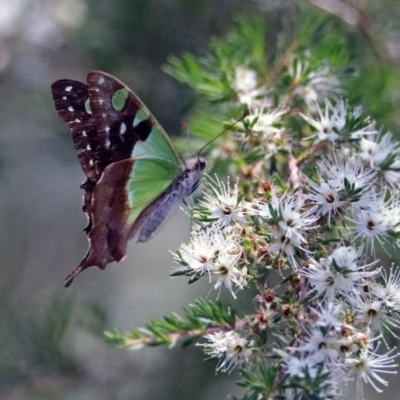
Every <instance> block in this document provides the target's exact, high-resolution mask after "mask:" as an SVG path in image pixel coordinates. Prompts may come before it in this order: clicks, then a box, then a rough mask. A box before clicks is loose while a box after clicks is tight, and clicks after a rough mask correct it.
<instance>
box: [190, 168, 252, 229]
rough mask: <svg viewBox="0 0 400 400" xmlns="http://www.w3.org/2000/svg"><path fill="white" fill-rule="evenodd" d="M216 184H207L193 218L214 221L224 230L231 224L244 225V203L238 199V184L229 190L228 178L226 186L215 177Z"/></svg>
mask: <svg viewBox="0 0 400 400" xmlns="http://www.w3.org/2000/svg"><path fill="white" fill-rule="evenodd" d="M215 179H216V182H211V181H209V182H208V187H207V189H208V190H206V192H205V195H204V199H203V200H201V201H200V202H199V206H197V207H195V208H194V210H193V218H194V219H197V220H206V221H216V222H217V223H218V224H219V226H221V227H222V228H225V227H227V226H229V225H231V224H232V223H234V224H238V225H240V226H242V225H244V224H245V222H246V219H245V217H244V214H243V209H244V208H245V202H244V201H243V200H242V199H241V198H240V195H239V189H238V184H237V182H236V184H235V186H234V187H233V189H232V190H231V188H230V182H229V177H228V181H227V184H226V185H225V183H224V182H221V181H220V180H219V179H218V177H217V176H216V177H215Z"/></svg>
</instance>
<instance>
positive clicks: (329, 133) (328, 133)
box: [300, 99, 376, 145]
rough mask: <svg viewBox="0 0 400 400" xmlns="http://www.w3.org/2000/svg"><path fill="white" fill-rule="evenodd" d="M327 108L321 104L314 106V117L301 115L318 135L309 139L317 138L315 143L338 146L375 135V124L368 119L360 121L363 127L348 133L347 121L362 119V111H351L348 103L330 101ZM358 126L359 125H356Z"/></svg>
mask: <svg viewBox="0 0 400 400" xmlns="http://www.w3.org/2000/svg"><path fill="white" fill-rule="evenodd" d="M324 105H325V107H324V108H322V107H321V106H320V104H319V103H315V104H313V105H312V106H311V107H310V109H311V110H313V114H314V117H311V116H308V115H305V114H300V116H301V117H303V119H304V120H305V121H306V122H307V123H308V124H309V125H311V126H312V127H313V128H314V129H315V130H316V133H314V134H313V135H311V136H309V139H311V138H316V139H315V141H314V143H319V142H323V141H326V140H330V141H331V142H332V144H334V145H337V144H338V143H339V142H342V141H344V140H345V139H360V136H362V135H370V134H372V133H375V132H376V130H375V128H374V123H373V122H372V121H371V120H370V119H369V118H366V119H364V120H363V121H360V122H359V124H358V125H360V124H361V127H359V128H355V129H356V130H354V131H350V132H348V129H350V128H348V127H347V120H348V116H350V114H351V116H350V119H352V118H357V119H360V114H361V113H360V109H359V108H356V109H354V110H350V109H349V107H348V105H347V103H346V102H345V101H344V100H342V99H339V100H338V101H337V102H336V103H332V102H331V101H330V100H329V99H327V100H325V103H324ZM355 126H357V125H355Z"/></svg>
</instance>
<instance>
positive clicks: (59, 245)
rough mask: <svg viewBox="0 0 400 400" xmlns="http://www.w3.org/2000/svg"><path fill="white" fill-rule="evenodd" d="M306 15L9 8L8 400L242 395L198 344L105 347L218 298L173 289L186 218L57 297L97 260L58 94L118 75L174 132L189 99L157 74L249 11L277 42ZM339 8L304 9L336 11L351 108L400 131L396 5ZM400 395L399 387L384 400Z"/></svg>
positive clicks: (5, 169)
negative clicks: (350, 70) (114, 334)
mask: <svg viewBox="0 0 400 400" xmlns="http://www.w3.org/2000/svg"><path fill="white" fill-rule="evenodd" d="M295 3H300V1H298V2H293V1H284V0H281V1H273V0H271V1H268V0H264V1H251V0H200V1H193V0H114V1H107V0H97V1H96V0H0V163H1V164H0V218H1V224H0V268H1V275H0V318H1V319H0V399H1V400H4V399H12V400H14V399H17V400H19V399H52V400H58V399H60V400H61V399H62V400H66V399H74V400H91V399H99V400H103V399H104V400H106V399H107V400H108V399H118V400H127V399H135V400H136V399H138V400H141V399H147V400H149V399H150V400H151V399H183V400H185V399H191V400H196V399H223V398H225V397H226V395H227V394H228V393H236V394H240V393H241V390H240V388H239V387H236V386H235V385H233V384H232V382H233V381H235V380H237V379H238V378H239V377H238V376H237V375H235V374H232V376H226V375H225V374H218V375H215V363H213V362H209V363H205V362H202V360H203V358H204V355H203V353H202V351H201V349H200V348H198V347H192V348H189V349H185V350H182V349H179V348H174V349H167V348H146V349H142V350H140V351H135V352H130V351H126V350H120V349H117V348H115V347H113V346H111V345H109V344H107V343H105V342H104V340H103V332H104V331H105V330H113V329H114V328H116V327H117V328H119V329H120V330H123V331H126V330H129V328H130V327H133V326H143V325H144V324H145V323H146V321H147V320H148V319H149V318H150V317H161V316H163V315H167V314H169V313H171V312H173V311H176V312H180V310H181V307H182V306H183V305H185V304H186V303H187V302H190V301H194V299H196V298H198V297H200V296H203V297H206V296H212V298H214V297H215V293H211V294H209V285H208V284H207V282H204V284H202V283H197V284H196V285H191V286H188V285H187V284H186V281H185V280H184V279H170V278H169V272H170V269H169V267H170V265H171V261H172V256H171V255H170V253H169V249H171V250H173V249H175V248H176V247H177V246H178V245H179V244H180V243H182V242H184V241H185V240H186V239H187V238H188V232H189V225H190V220H189V218H188V217H187V216H186V215H184V214H183V213H180V214H177V215H176V216H175V217H174V218H173V220H171V221H170V222H169V224H168V225H167V226H166V227H165V228H164V229H163V231H162V232H161V233H160V234H159V235H158V236H157V237H156V238H155V239H154V240H152V241H151V242H150V243H148V244H141V245H135V244H133V243H132V244H131V245H130V247H129V253H128V257H127V260H126V261H125V262H123V263H121V264H113V265H111V266H109V267H108V268H107V269H106V270H105V271H99V270H97V269H95V268H92V269H90V270H88V271H86V272H85V273H83V274H82V275H81V276H79V278H78V279H77V280H76V281H75V282H74V284H73V285H72V286H71V287H70V288H68V289H64V288H63V287H62V285H61V282H62V280H63V278H64V277H65V276H66V275H67V274H68V273H70V272H71V271H72V270H73V269H74V268H75V266H76V265H77V264H78V263H79V262H80V260H81V258H82V257H83V256H84V254H85V253H86V250H87V240H86V236H85V234H84V232H83V228H84V226H85V225H86V218H85V216H84V214H83V213H82V212H81V196H82V190H81V189H80V188H79V185H80V183H81V182H82V181H83V180H84V176H83V173H82V171H81V169H80V166H79V164H78V161H77V159H76V154H75V151H74V148H73V145H72V140H71V137H70V133H69V131H68V129H67V127H66V126H65V125H64V123H63V122H62V121H61V119H60V118H59V117H58V116H57V114H56V112H55V110H54V106H53V104H52V99H51V93H50V85H51V83H52V82H53V81H54V80H57V79H61V78H72V79H78V80H83V81H85V79H86V74H87V72H89V71H90V70H93V69H100V70H105V71H107V72H110V73H113V74H115V75H117V76H118V77H119V78H120V79H121V80H123V81H124V82H126V83H127V84H128V85H129V86H130V87H132V88H133V89H134V90H135V92H136V93H137V94H138V95H139V96H140V97H141V98H142V99H143V101H144V102H145V103H146V104H147V105H148V107H149V108H150V109H151V110H152V111H153V112H154V114H155V115H156V117H157V119H158V120H159V121H160V122H161V123H162V125H163V126H164V128H165V129H166V130H167V132H169V133H171V135H178V134H179V133H181V132H180V128H179V124H180V123H181V122H183V121H186V120H187V117H188V115H189V112H190V109H191V106H192V104H193V101H194V98H193V94H192V93H191V92H190V91H189V90H188V89H187V88H185V87H183V86H181V85H179V84H178V83H177V82H175V81H174V80H173V79H172V78H170V77H169V76H168V75H167V74H165V73H164V72H163V71H162V66H163V65H164V64H165V63H166V61H167V58H168V56H170V55H174V56H179V55H181V54H183V53H184V52H193V53H194V54H197V55H204V54H206V53H207V49H208V43H209V42H210V40H211V38H212V36H223V35H225V34H226V33H227V32H229V30H230V29H231V27H232V21H233V19H234V18H235V16H237V15H239V14H241V15H243V14H244V15H249V16H251V15H258V16H260V15H261V16H263V18H265V19H266V21H267V26H268V32H269V34H270V39H269V40H271V41H273V40H277V38H279V32H281V30H282V29H283V28H284V27H285V23H287V17H288V16H291V17H292V20H293V17H295V15H296V14H295V13H296V10H295V7H294V4H295ZM340 3H341V2H340V1H336V0H331V1H322V0H318V1H317V0H315V1H309V2H304V7H310V8H318V9H319V10H320V12H321V13H326V12H328V13H332V12H333V16H334V18H337V20H338V22H337V23H338V26H339V27H340V29H342V30H343V32H344V33H343V35H344V37H346V38H347V40H348V43H349V47H351V49H352V51H353V60H352V63H353V67H355V68H356V70H357V71H358V72H357V74H356V75H355V76H354V78H353V79H352V81H351V82H349V83H348V85H349V86H348V89H349V91H350V94H351V97H352V99H354V100H357V99H358V98H359V99H360V101H361V100H362V104H363V106H364V107H365V108H366V110H367V112H370V113H371V114H372V116H373V117H374V118H376V119H378V120H379V121H380V122H381V123H384V124H385V125H386V127H387V128H389V129H391V130H392V131H393V133H394V134H395V135H396V134H397V135H398V134H399V125H400V112H399V105H400V82H399V81H400V73H399V63H400V23H399V21H400V3H399V1H398V0H385V1H380V2H376V1H361V0H360V1H356V0H354V1H348V2H347V3H349V4H351V6H356V7H357V9H359V10H361V11H362V13H361V15H362V16H363V19H361V20H354V18H353V19H352V18H351V13H350V14H342V15H340V14H341V13H340V12H336V14H337V15H335V12H334V10H335V8H333V9H330V8H329V7H331V6H332V5H338V4H339V8H336V10H342V8H341V7H340ZM378 3H379V4H378ZM296 5H297V4H296ZM364 18H365V19H364ZM285 21H286V22H285ZM297 22H298V23H301V21H297ZM216 133H218V132H216ZM397 389H399V385H398V384H397ZM395 391H396V382H393V383H392V384H391V387H390V391H389V390H388V391H387V392H385V395H384V396H382V398H392V395H391V394H390V393H395ZM369 398H370V399H375V398H376V394H375V393H373V392H371V394H370V397H369Z"/></svg>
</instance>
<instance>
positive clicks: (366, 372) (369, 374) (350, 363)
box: [346, 348, 398, 400]
mask: <svg viewBox="0 0 400 400" xmlns="http://www.w3.org/2000/svg"><path fill="white" fill-rule="evenodd" d="M393 351H395V349H394V348H393V349H391V350H390V351H388V352H387V353H386V354H382V355H378V354H376V353H375V352H373V351H372V350H370V349H366V350H364V351H363V352H361V353H360V354H359V355H355V356H354V357H352V358H347V359H346V367H347V369H348V372H349V374H350V376H351V377H355V379H356V389H357V399H360V400H361V399H363V398H364V396H363V383H370V384H371V385H372V387H373V388H374V389H375V390H376V391H377V392H378V393H381V392H382V390H381V389H379V388H378V386H377V384H376V382H378V383H380V384H382V385H384V386H387V384H388V383H387V381H385V380H384V379H383V378H382V377H381V376H380V374H396V373H397V371H393V369H394V368H397V367H398V365H397V364H394V363H393V359H394V358H395V357H397V356H398V354H392V353H393Z"/></svg>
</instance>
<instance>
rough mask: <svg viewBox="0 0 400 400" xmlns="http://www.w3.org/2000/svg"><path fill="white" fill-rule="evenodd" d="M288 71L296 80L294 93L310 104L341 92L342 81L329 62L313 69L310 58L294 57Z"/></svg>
mask: <svg viewBox="0 0 400 400" xmlns="http://www.w3.org/2000/svg"><path fill="white" fill-rule="evenodd" d="M288 72H289V75H291V76H292V79H293V81H294V82H293V86H294V87H295V89H294V90H293V94H294V95H296V96H299V97H302V98H303V99H304V101H305V102H306V103H307V104H309V105H311V104H314V103H315V102H316V101H318V100H323V99H326V98H327V97H328V96H333V95H335V94H339V93H340V92H341V89H340V81H339V79H338V78H337V77H336V76H335V75H333V74H332V72H331V69H330V67H329V65H328V64H324V65H322V66H321V67H319V68H317V69H312V68H311V67H310V62H309V61H308V60H299V59H296V58H293V60H292V63H291V64H290V65H289V68H288Z"/></svg>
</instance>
